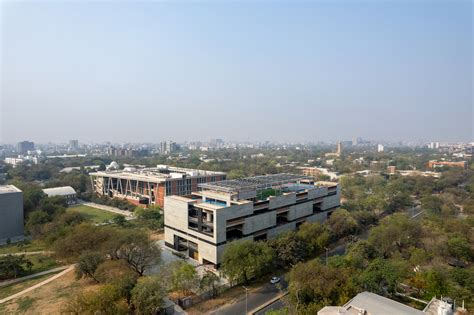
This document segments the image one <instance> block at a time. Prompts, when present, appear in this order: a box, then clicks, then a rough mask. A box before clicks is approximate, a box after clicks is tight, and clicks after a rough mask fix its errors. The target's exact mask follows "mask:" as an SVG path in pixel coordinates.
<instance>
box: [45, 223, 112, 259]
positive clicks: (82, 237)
mask: <svg viewBox="0 0 474 315" xmlns="http://www.w3.org/2000/svg"><path fill="white" fill-rule="evenodd" d="M116 237H117V232H115V230H113V229H110V228H106V227H98V226H93V225H90V224H80V225H76V226H74V227H72V229H71V230H70V231H69V232H68V233H67V234H66V235H65V236H64V237H62V238H59V239H58V240H57V241H56V242H55V243H54V245H53V247H54V250H55V252H56V255H57V256H59V257H61V258H68V259H75V258H77V257H79V256H80V255H81V254H82V253H84V252H89V251H100V250H101V247H102V246H103V244H104V243H105V242H106V241H107V240H110V239H115V238H116Z"/></svg>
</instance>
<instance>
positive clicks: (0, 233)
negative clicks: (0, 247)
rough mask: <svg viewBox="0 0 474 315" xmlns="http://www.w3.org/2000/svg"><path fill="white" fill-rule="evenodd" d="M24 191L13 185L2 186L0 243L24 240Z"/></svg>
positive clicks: (0, 190)
mask: <svg viewBox="0 0 474 315" xmlns="http://www.w3.org/2000/svg"><path fill="white" fill-rule="evenodd" d="M23 233H24V229H23V192H22V191H21V190H19V189H18V188H16V187H15V186H13V185H6V186H0V244H5V243H7V242H8V240H10V241H11V242H17V241H21V240H23V238H24V237H23Z"/></svg>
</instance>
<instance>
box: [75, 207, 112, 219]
mask: <svg viewBox="0 0 474 315" xmlns="http://www.w3.org/2000/svg"><path fill="white" fill-rule="evenodd" d="M67 211H70V212H78V213H81V214H83V215H84V216H85V217H86V218H87V219H89V220H91V221H92V222H94V223H104V222H107V221H109V220H111V219H112V218H113V217H115V216H116V214H115V213H111V212H108V211H105V210H100V209H97V208H92V207H89V206H84V205H77V206H72V207H69V208H67Z"/></svg>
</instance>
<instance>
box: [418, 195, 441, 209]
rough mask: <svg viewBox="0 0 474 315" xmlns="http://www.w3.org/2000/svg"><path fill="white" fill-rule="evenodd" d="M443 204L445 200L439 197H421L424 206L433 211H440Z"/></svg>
mask: <svg viewBox="0 0 474 315" xmlns="http://www.w3.org/2000/svg"><path fill="white" fill-rule="evenodd" d="M442 205H443V200H441V198H439V197H436V196H431V195H428V196H424V197H423V198H421V206H422V208H423V209H424V210H426V211H429V212H431V213H440V212H441V206H442Z"/></svg>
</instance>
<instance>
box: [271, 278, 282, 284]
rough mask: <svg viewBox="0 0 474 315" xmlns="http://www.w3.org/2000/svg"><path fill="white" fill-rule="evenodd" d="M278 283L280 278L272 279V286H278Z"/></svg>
mask: <svg viewBox="0 0 474 315" xmlns="http://www.w3.org/2000/svg"><path fill="white" fill-rule="evenodd" d="M278 282H280V278H279V277H272V279H271V280H270V283H271V284H277V283H278Z"/></svg>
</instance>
